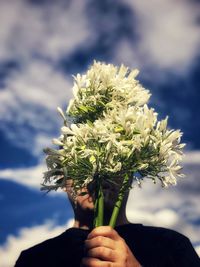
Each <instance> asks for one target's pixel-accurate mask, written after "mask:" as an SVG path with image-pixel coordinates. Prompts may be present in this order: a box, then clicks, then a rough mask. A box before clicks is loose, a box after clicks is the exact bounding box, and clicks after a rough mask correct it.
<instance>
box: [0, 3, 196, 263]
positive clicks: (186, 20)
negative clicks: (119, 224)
mask: <svg viewBox="0 0 200 267" xmlns="http://www.w3.org/2000/svg"><path fill="white" fill-rule="evenodd" d="M199 6H200V3H199V1H197V0H192V1H191V0H187V1H186V0H177V1H173V0H161V1H160V0H151V1H144V0H134V1H132V0H96V1H91V0H86V1H81V0H73V1H70V0H69V1H67V0H57V1H50V0H49V1H48V0H40V1H39V0H18V1H15V0H0V23H1V27H0V148H1V153H0V214H1V216H0V267H11V266H13V265H14V263H15V261H16V259H17V257H18V256H19V254H20V252H21V251H22V250H24V249H26V248H28V247H30V246H32V245H34V244H37V243H39V242H42V241H43V240H46V239H48V238H51V237H53V236H56V235H59V234H60V233H62V232H63V231H65V230H66V229H67V228H68V227H70V226H71V225H72V223H73V219H72V218H73V213H72V210H71V207H70V205H69V203H68V200H67V197H66V193H64V192H62V191H58V192H55V193H49V194H48V195H45V194H44V193H43V192H41V191H40V184H41V182H42V176H43V172H44V171H45V170H46V166H45V155H44V153H43V148H44V147H47V146H51V144H52V143H51V140H52V139H53V138H54V137H57V136H59V134H60V127H61V124H62V121H61V120H60V117H59V115H58V114H57V112H56V108H57V106H60V107H62V108H63V109H66V108H67V105H68V102H69V100H70V98H71V97H72V90H71V89H72V86H73V77H72V75H75V74H76V73H78V72H79V73H84V72H85V71H86V70H87V68H88V66H90V65H91V64H92V62H93V60H94V59H96V60H100V61H103V62H106V63H113V64H115V65H120V64H121V63H123V64H125V65H127V66H128V67H130V68H131V69H133V68H138V69H139V70H140V74H139V76H138V77H139V80H140V82H141V83H142V84H143V86H144V87H145V88H147V89H149V90H150V91H151V94H152V96H151V100H150V103H149V105H150V106H151V107H153V108H155V110H156V111H157V112H158V113H159V118H165V117H166V116H169V126H170V128H172V129H181V131H182V132H183V138H182V141H183V142H184V143H186V144H187V145H186V149H185V157H184V161H183V171H184V173H185V178H181V179H179V180H178V185H177V186H176V187H170V188H168V189H165V190H163V189H161V188H160V185H153V184H152V183H151V182H149V181H145V182H144V184H143V187H142V189H140V188H138V187H137V186H134V187H133V189H132V191H131V194H130V197H129V201H128V207H127V216H128V218H129V220H130V221H131V222H133V223H143V224H144V225H155V226H162V227H167V228H170V229H173V230H176V231H178V232H181V233H182V234H184V235H186V236H188V237H189V238H190V240H191V242H192V244H193V246H194V247H195V249H196V251H197V252H198V253H199V254H200V207H199V204H198V203H199V200H200V199H199V193H200V177H199V173H200V139H199V134H200V132H199V130H200V120H199V114H200V105H199V99H200V92H199V88H200V86H199V85H200V49H199V48H200V27H199V24H200V13H199V10H200V8H199Z"/></svg>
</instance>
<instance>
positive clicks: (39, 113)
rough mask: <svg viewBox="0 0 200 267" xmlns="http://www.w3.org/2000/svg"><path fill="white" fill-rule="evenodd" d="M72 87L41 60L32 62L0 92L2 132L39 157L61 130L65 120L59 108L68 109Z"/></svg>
mask: <svg viewBox="0 0 200 267" xmlns="http://www.w3.org/2000/svg"><path fill="white" fill-rule="evenodd" d="M71 87H72V81H69V77H66V76H64V75H63V74H62V73H59V72H58V71H56V70H55V69H54V68H53V66H52V65H48V64H47V63H45V62H43V61H39V60H32V61H31V62H30V63H29V64H28V65H26V66H25V67H24V68H23V70H21V71H17V72H16V73H14V74H13V75H12V77H11V78H10V79H9V80H7V83H6V88H5V89H4V90H0V99H1V105H0V120H1V129H2V130H3V131H4V132H5V134H6V137H7V138H8V139H9V140H10V141H11V142H13V143H14V144H15V145H18V146H21V147H25V148H27V149H29V151H30V152H31V153H32V154H35V155H40V154H41V150H42V145H46V144H47V143H48V142H49V145H50V135H51V134H52V132H56V131H57V132H58V130H59V124H60V123H61V122H62V119H60V117H59V115H58V113H57V112H56V108H57V106H65V107H66V106H67V102H68V101H69V99H70V98H71V95H72V91H71ZM10 125H12V127H14V131H13V130H11V127H10ZM47 141H48V142H47Z"/></svg>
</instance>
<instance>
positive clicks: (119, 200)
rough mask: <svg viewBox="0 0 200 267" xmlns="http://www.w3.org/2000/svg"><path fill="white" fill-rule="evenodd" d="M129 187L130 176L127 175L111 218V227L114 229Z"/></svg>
mask: <svg viewBox="0 0 200 267" xmlns="http://www.w3.org/2000/svg"><path fill="white" fill-rule="evenodd" d="M128 185H129V175H128V174H127V173H126V174H125V177H124V181H123V183H122V187H121V188H120V191H119V195H118V198H117V201H116V203H115V206H114V209H113V212H112V216H111V218H110V222H109V226H111V227H113V228H114V227H115V225H116V221H117V217H118V215H119V211H120V208H121V205H122V201H123V198H124V194H125V192H126V190H127V188H128Z"/></svg>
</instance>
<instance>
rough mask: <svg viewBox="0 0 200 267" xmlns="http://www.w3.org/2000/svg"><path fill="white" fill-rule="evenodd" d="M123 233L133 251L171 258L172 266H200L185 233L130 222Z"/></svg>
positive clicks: (199, 261) (149, 255) (148, 255)
mask: <svg viewBox="0 0 200 267" xmlns="http://www.w3.org/2000/svg"><path fill="white" fill-rule="evenodd" d="M122 228H123V229H122V235H123V237H124V238H125V240H127V242H128V244H129V245H130V246H131V248H132V249H133V251H134V250H135V251H137V252H138V255H140V254H141V258H142V256H144V254H145V255H146V258H150V257H151V258H152V257H154V256H153V255H154V254H155V258H157V257H158V255H159V257H160V259H161V258H163V259H166V258H168V259H171V261H172V262H173V263H174V265H172V266H200V260H199V257H198V255H197V253H196V252H195V250H194V248H193V246H192V244H191V242H190V240H189V238H188V237H186V236H185V235H183V234H181V233H179V232H177V231H175V230H171V229H168V228H164V227H155V226H145V225H142V224H128V225H125V226H123V227H122ZM155 252H156V253H155Z"/></svg>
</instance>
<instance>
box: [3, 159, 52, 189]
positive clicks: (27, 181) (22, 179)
mask: <svg viewBox="0 0 200 267" xmlns="http://www.w3.org/2000/svg"><path fill="white" fill-rule="evenodd" d="M46 170H47V169H46V166H45V165H44V164H43V163H41V164H39V165H36V166H33V167H28V168H17V169H4V170H0V177H1V179H6V180H11V181H15V182H17V183H19V184H23V185H25V186H28V187H31V188H36V189H38V188H39V187H40V184H41V182H42V176H43V172H45V171H46Z"/></svg>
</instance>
